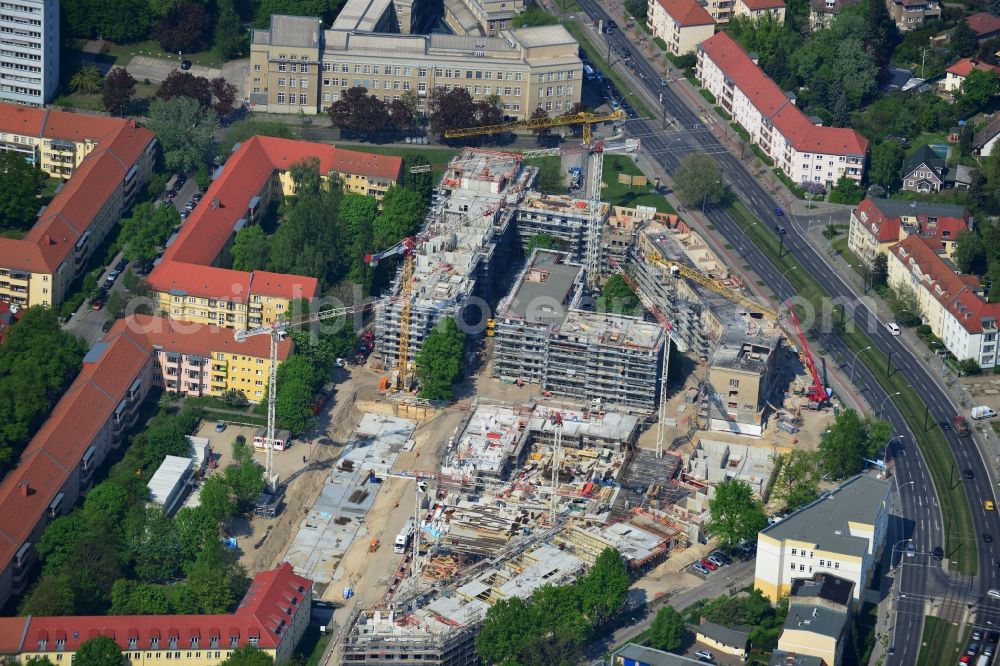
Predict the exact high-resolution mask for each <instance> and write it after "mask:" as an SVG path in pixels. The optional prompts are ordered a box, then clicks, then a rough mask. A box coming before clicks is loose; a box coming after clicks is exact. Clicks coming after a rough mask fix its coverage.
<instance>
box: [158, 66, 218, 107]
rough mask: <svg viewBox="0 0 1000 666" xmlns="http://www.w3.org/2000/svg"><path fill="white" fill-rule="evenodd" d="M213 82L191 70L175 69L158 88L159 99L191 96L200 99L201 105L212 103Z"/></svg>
mask: <svg viewBox="0 0 1000 666" xmlns="http://www.w3.org/2000/svg"><path fill="white" fill-rule="evenodd" d="M212 95H213V90H212V82H211V81H209V80H208V79H206V78H205V77H204V76H195V75H194V74H192V73H191V72H185V71H182V70H179V69H175V70H173V71H171V72H170V73H169V74H167V78H165V79H163V81H162V82H161V83H160V87H159V88H157V89H156V96H157V98H159V99H174V98H175V97H190V98H191V99H195V100H198V104H200V105H201V106H210V105H211V104H212Z"/></svg>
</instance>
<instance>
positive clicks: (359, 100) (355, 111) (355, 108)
mask: <svg viewBox="0 0 1000 666" xmlns="http://www.w3.org/2000/svg"><path fill="white" fill-rule="evenodd" d="M327 113H328V114H329V116H330V122H331V123H332V124H333V126H334V127H339V128H340V129H342V130H346V131H348V132H351V133H352V134H357V135H361V136H368V135H370V134H374V133H375V132H378V131H379V130H382V129H385V127H386V126H387V125H388V124H389V110H388V108H386V105H385V103H384V102H383V101H382V100H380V99H379V98H378V97H375V96H374V95H369V94H368V89H367V88H364V87H361V86H355V87H354V88H348V89H347V90H345V91H344V92H343V93H342V94H341V95H340V99H338V100H337V101H336V102H334V103H333V104H331V105H330V107H329V108H328V109H327Z"/></svg>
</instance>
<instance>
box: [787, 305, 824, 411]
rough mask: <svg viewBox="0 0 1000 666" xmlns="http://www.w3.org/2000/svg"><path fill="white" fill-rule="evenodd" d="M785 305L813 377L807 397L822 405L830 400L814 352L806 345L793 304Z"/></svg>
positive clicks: (812, 401) (810, 400)
mask: <svg viewBox="0 0 1000 666" xmlns="http://www.w3.org/2000/svg"><path fill="white" fill-rule="evenodd" d="M785 305H786V306H787V307H788V313H789V314H790V315H791V316H792V323H793V324H795V332H796V333H798V335H799V342H800V343H802V356H803V358H804V359H805V361H806V367H807V368H809V374H810V375H812V380H813V385H812V386H811V387H810V388H809V392H808V393H807V394H806V397H807V398H808V399H809V402H810V403H816V404H817V405H822V404H823V403H824V402H826V401H827V398H828V396H827V394H826V389H825V388H824V387H823V380H822V379H820V377H819V370H817V369H816V363H815V362H814V361H813V357H812V352H810V351H809V345H808V344H807V343H806V336H805V335H804V334H803V333H802V328H801V327H800V326H799V318H798V317H796V316H795V310H794V309H793V308H792V302H791V301H786V302H785Z"/></svg>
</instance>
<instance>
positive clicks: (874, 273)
mask: <svg viewBox="0 0 1000 666" xmlns="http://www.w3.org/2000/svg"><path fill="white" fill-rule="evenodd" d="M871 279H872V288H873V289H876V290H881V289H882V288H883V287H885V286H886V285H888V283H889V260H888V257H886V255H885V253H884V252H879V253H878V254H877V255H875V259H874V260H873V261H872V270H871Z"/></svg>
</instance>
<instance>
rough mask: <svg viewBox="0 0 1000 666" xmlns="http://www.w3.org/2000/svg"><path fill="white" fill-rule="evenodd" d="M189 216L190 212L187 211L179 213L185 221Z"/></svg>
mask: <svg viewBox="0 0 1000 666" xmlns="http://www.w3.org/2000/svg"><path fill="white" fill-rule="evenodd" d="M190 216H191V211H189V210H182V211H181V219H182V220H186V219H188V217H190Z"/></svg>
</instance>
